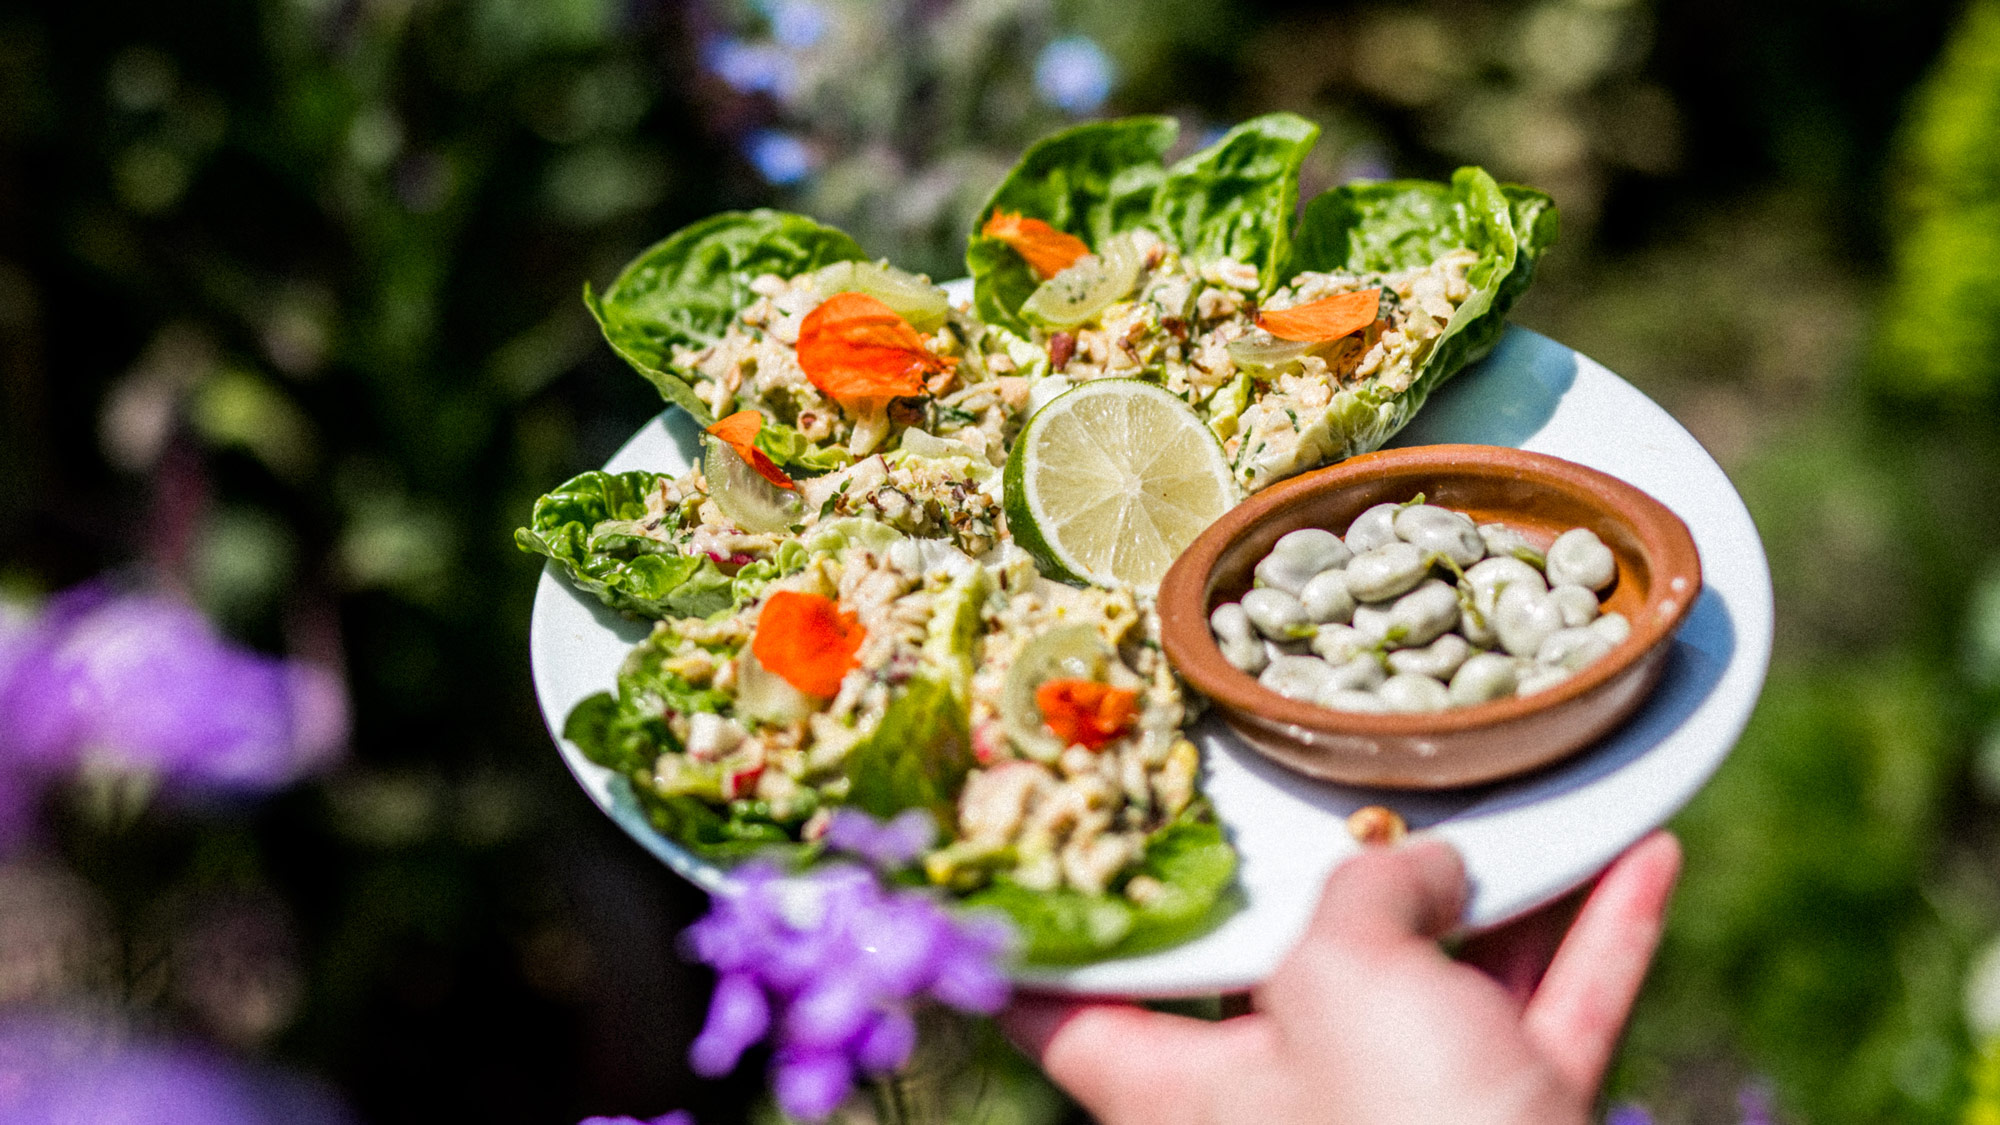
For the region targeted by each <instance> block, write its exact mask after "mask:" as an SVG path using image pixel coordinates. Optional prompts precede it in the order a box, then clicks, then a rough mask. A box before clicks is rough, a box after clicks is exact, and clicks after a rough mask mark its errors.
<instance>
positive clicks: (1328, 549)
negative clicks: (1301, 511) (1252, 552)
mask: <svg viewBox="0 0 2000 1125" xmlns="http://www.w3.org/2000/svg"><path fill="white" fill-rule="evenodd" d="M1353 557H1354V552H1352V551H1350V550H1348V549H1347V544H1345V543H1343V542H1341V540H1340V536H1338V535H1335V534H1334V533H1333V532H1331V531H1327V530H1325V529H1323V528H1317V527H1302V528H1300V529H1298V530H1297V531H1293V532H1289V533H1287V534H1286V535H1284V536H1283V537H1281V538H1280V539H1279V540H1278V541H1277V542H1276V543H1274V544H1272V546H1271V553H1270V554H1268V555H1266V556H1264V559H1263V561H1262V562H1259V563H1258V564H1257V571H1256V575H1257V577H1258V578H1259V579H1260V580H1261V581H1262V582H1263V583H1264V585H1266V586H1276V587H1278V588H1279V589H1281V590H1284V591H1286V592H1287V593H1291V594H1297V593H1298V592H1299V591H1300V590H1302V589H1304V588H1305V584H1306V583H1307V582H1308V581H1310V580H1311V579H1312V576H1313V575H1315V574H1318V573H1320V572H1321V571H1325V570H1334V569H1337V568H1339V567H1343V566H1346V565H1347V560H1349V559H1351V558H1353Z"/></svg>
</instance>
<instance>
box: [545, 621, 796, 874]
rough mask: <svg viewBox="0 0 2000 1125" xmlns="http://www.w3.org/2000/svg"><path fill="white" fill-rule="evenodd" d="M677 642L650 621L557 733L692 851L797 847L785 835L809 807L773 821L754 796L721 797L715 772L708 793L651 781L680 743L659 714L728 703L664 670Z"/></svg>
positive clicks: (740, 853)
mask: <svg viewBox="0 0 2000 1125" xmlns="http://www.w3.org/2000/svg"><path fill="white" fill-rule="evenodd" d="M678 640H679V638H678V635H677V634H676V633H675V631H674V627H673V625H672V624H671V623H664V622H663V623H662V624H661V625H659V626H658V627H656V628H655V629H654V631H653V634H652V636H650V637H648V638H647V639H646V640H644V641H642V642H640V643H639V645H637V646H636V647H635V648H633V650H632V653H631V655H630V656H628V657H626V658H625V664H624V666H623V667H622V668H620V669H619V671H618V688H617V690H616V692H599V693H598V694H596V695H593V696H590V697H589V698H587V699H585V700H584V701H583V702H581V703H578V704H577V705H576V707H575V708H574V709H572V710H571V711H570V713H569V717H568V718H567V719H566V720H565V721H564V722H563V737H564V738H565V739H568V740H569V741H571V742H574V743H576V745H577V748H578V749H580V750H582V751H583V755H584V757H586V758H589V759H590V760H591V761H593V762H596V763H597V764H598V765H600V766H603V767H605V768H606V769H609V770H612V771H614V772H616V773H618V774H620V775H621V776H623V777H624V778H625V779H626V780H627V781H629V782H631V784H632V790H633V793H634V795H635V796H636V797H637V799H638V801H639V805H640V807H641V808H643V809H644V810H645V812H646V818H647V820H649V821H650V822H651V823H652V825H653V827H654V828H656V829H658V830H659V831H660V833H661V834H663V835H665V836H666V837H667V838H668V839H670V840H673V841H674V842H675V843H678V844H680V845H681V846H682V847H685V848H687V849H688V850H690V851H692V852H694V853H695V854H697V855H700V856H702V857H704V858H706V859H710V860H715V861H718V862H726V861H731V860H736V859H742V858H746V857H748V856H750V855H761V854H763V853H765V852H766V851H769V850H771V849H773V848H774V847H775V848H784V849H787V850H794V851H796V850H799V849H800V848H801V847H802V845H799V844H796V843H794V842H793V838H794V837H795V836H796V835H797V827H798V822H799V821H802V820H804V819H805V817H806V816H808V815H810V813H811V811H812V809H811V808H810V807H804V808H801V809H799V810H798V811H797V815H796V816H795V817H794V818H793V819H792V820H791V821H780V820H778V819H776V818H774V817H773V816H772V815H771V809H770V806H769V805H768V804H766V803H764V802H762V801H757V800H751V799H740V800H735V801H729V802H726V803H724V802H722V801H721V798H720V790H719V783H720V775H719V774H718V775H717V778H716V780H717V783H718V790H717V792H716V793H715V794H713V796H712V799H711V798H707V797H704V796H702V795H697V794H695V793H687V792H683V793H662V792H661V791H660V790H659V789H658V788H657V787H656V786H655V785H654V784H653V781H652V776H653V771H654V768H655V766H656V765H657V763H658V762H659V758H660V755H661V754H666V753H679V752H680V751H681V744H680V741H679V740H678V739H676V738H675V737H674V734H673V730H672V728H670V727H668V726H667V722H666V715H667V712H669V711H678V712H681V713H683V714H687V713H693V712H697V711H711V712H719V711H721V710H723V709H724V708H725V707H727V706H728V705H729V702H730V699H729V696H728V695H727V694H726V693H724V692H720V691H717V690H715V689H713V688H705V687H696V686H695V685H693V684H690V683H688V682H687V681H686V680H685V679H683V678H681V677H680V676H678V675H675V674H674V673H673V672H671V671H669V670H668V669H667V667H666V661H667V659H668V657H669V656H670V655H671V654H672V653H673V652H674V650H675V648H676V647H677V645H678Z"/></svg>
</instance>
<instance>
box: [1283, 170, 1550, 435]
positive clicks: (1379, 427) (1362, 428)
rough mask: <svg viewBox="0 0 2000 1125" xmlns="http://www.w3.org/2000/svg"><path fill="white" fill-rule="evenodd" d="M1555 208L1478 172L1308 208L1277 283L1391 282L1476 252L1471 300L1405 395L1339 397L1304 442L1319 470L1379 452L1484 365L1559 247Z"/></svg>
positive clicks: (1335, 198) (1380, 185)
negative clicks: (1385, 277)
mask: <svg viewBox="0 0 2000 1125" xmlns="http://www.w3.org/2000/svg"><path fill="white" fill-rule="evenodd" d="M1556 229H1557V228H1556V212H1555V205H1554V202H1553V201H1552V200H1550V199H1549V197H1548V196H1547V195H1544V194H1543V193H1541V192H1539V191H1536V190H1534V189H1533V188H1525V187H1517V186H1515V185H1512V184H1509V185H1505V186H1502V185H1501V184H1498V183H1496V182H1495V181H1494V179H1493V177H1492V176H1490V175H1488V174H1487V173H1486V171H1485V169H1483V168H1460V169H1459V170H1458V171H1457V172H1455V173H1453V174H1452V177H1451V182H1450V183H1449V184H1443V183H1436V182H1433V181H1429V180H1385V181H1375V182H1356V183H1351V184H1345V185H1342V186H1341V187H1337V188H1333V189H1331V190H1329V191H1326V192H1324V193H1322V194H1321V195H1319V196H1318V197H1317V198H1315V199H1314V200H1313V201H1312V202H1311V203H1309V204H1307V205H1306V210H1305V215H1304V216H1303V217H1302V218H1301V219H1300V220H1299V227H1298V231H1297V233H1296V235H1294V237H1293V242H1292V251H1291V257H1290V259H1289V260H1288V261H1287V262H1286V264H1285V268H1284V270H1283V272H1282V279H1283V280H1289V279H1291V278H1292V277H1295V276H1297V275H1298V274H1300V273H1302V272H1305V271H1307V270H1319V271H1346V272H1350V273H1393V272H1396V271H1398V270H1406V269H1416V268H1421V267H1423V266H1427V265H1429V264H1430V263H1431V262H1434V261H1436V260H1437V259H1438V258H1439V257H1441V256H1443V255H1444V254H1445V253H1446V252H1448V251H1451V250H1456V249H1459V248H1461V247H1464V248H1468V249H1471V250H1474V251H1476V252H1478V254H1479V260H1478V261H1477V262H1475V263H1474V264H1473V265H1472V266H1471V267H1470V268H1469V269H1467V270H1466V280H1467V281H1468V282H1469V283H1471V285H1472V287H1473V292H1472V295H1471V296H1470V297H1468V298H1466V300H1465V302H1464V303H1463V304H1462V305H1460V306H1459V308H1458V312H1457V313H1456V314H1455V315H1454V316H1453V317H1452V319H1451V323H1450V325H1449V326H1447V327H1446V329H1445V332H1444V334H1443V335H1442V336H1440V337H1439V338H1438V341H1437V343H1436V345H1435V346H1433V348H1432V349H1431V353H1430V355H1429V357H1427V358H1426V359H1425V360H1424V363H1423V366H1422V367H1421V368H1420V369H1419V370H1418V372H1417V376H1416V379H1415V380H1414V381H1413V382H1412V383H1411V385H1410V387H1409V389H1408V390H1405V391H1403V392H1402V393H1400V394H1394V393H1390V392H1385V391H1381V390H1379V389H1376V388H1372V387H1366V386H1364V387H1361V388H1358V389H1355V390H1344V391H1342V392H1341V393H1340V394H1338V395H1336V396H1335V398H1334V402H1333V404H1332V405H1331V406H1329V407H1328V408H1327V411H1326V413H1325V415H1324V416H1323V417H1322V418H1320V419H1318V420H1316V422H1315V423H1314V424H1313V425H1312V426H1309V427H1308V433H1307V435H1305V436H1306V438H1309V439H1311V440H1314V441H1317V442H1320V443H1322V445H1323V448H1324V451H1325V458H1324V459H1326V460H1338V459H1340V458H1344V457H1351V456H1354V455H1356V454H1359V453H1366V452H1369V451H1370V450H1373V449H1376V448H1379V447H1380V446H1381V445H1382V443H1383V442H1385V441H1387V440H1388V439H1389V438H1390V437H1392V436H1393V435H1394V434H1395V433H1396V431H1398V430H1400V429H1402V428H1403V426H1404V425H1406V424H1407V423H1408V422H1409V420H1410V419H1411V418H1412V417H1414V416H1415V415H1416V412H1417V410H1418V408H1419V407H1421V406H1422V405H1423V404H1424V400H1425V399H1427V398H1429V397H1430V394H1431V392H1432V391H1434V390H1436V389H1437V388H1438V387H1439V386H1440V385H1442V384H1443V383H1444V381H1445V380H1447V379H1449V378H1451V377H1452V376H1453V375H1456V374H1457V373H1458V372H1459V371H1461V370H1463V369H1464V368H1465V367H1467V366H1468V365H1470V364H1473V363H1476V362H1478V361H1479V360H1481V359H1483V358H1485V356H1486V353H1488V352H1490V351H1492V350H1493V346H1494V345H1495V344H1497V343H1499V341H1500V336H1501V334H1502V333H1504V332H1505V331H1506V329H1507V323H1506V318H1507V310H1508V309H1509V308H1511V307H1512V306H1513V304H1514V301H1515V299H1516V298H1518V297H1519V296H1520V295H1521V293H1522V291H1524V290H1525V289H1527V287H1528V283H1529V281H1530V280H1532V279H1533V277H1534V271H1535V263H1536V262H1537V261H1538V260H1539V259H1540V258H1541V255H1542V253H1543V252H1544V251H1546V250H1547V249H1548V248H1549V247H1550V246H1551V245H1553V244H1554V243H1555V240H1556ZM1302 440H1304V439H1302Z"/></svg>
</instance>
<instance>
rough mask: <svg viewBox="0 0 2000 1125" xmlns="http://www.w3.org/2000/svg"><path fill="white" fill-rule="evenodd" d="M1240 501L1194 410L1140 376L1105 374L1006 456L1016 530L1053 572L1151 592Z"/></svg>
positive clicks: (1044, 418) (1042, 417)
mask: <svg viewBox="0 0 2000 1125" xmlns="http://www.w3.org/2000/svg"><path fill="white" fill-rule="evenodd" d="M1238 498H1239V493H1238V491H1237V487H1236V481H1235V478H1234V477H1233V476H1232V475H1231V474H1230V471H1229V461H1228V458H1227V457H1225V456H1224V455H1223V452H1222V447H1221V446H1220V445H1218V444H1217V443H1216V440H1215V436H1214V434H1212V433H1210V432H1209V429H1208V427H1207V426H1206V425H1204V424H1203V423H1202V421H1201V419H1200V417H1199V416H1197V415H1196V414H1195V412H1194V410H1193V408H1192V407H1190V406H1188V404H1187V403H1185V402H1182V401H1181V400H1180V399H1179V398H1177V397H1175V396H1174V395H1173V394H1171V393H1169V392H1168V391H1166V390H1164V389H1162V388H1160V387H1158V386H1155V385H1153V384H1151V383H1145V382H1141V381H1139V380H1136V379H1099V380H1094V381H1092V382H1088V383H1084V384H1083V385H1081V386H1079V387H1076V388H1075V389H1073V390H1070V391H1066V392H1064V393H1063V394H1062V395H1059V396H1058V397H1056V398H1055V399H1053V400H1051V401H1050V402H1049V404H1048V405H1047V406H1044V407H1043V408H1042V409H1041V410H1040V411H1038V412H1037V413H1036V414H1035V416H1034V417H1033V418H1031V419H1029V421H1028V425H1027V427H1026V428H1025V429H1024V430H1023V431H1022V432H1021V436H1020V437H1019V438H1018V439H1016V440H1015V443H1014V450H1013V453H1012V454H1011V455H1010V456H1009V457H1008V460H1007V476H1006V508H1007V526H1008V528H1009V530H1011V531H1012V532H1013V535H1014V539H1015V541H1016V542H1017V543H1019V544H1020V545H1021V546H1022V547H1024V548H1026V549H1027V550H1028V551H1029V553H1031V554H1033V555H1034V556H1035V561H1036V562H1037V563H1038V564H1040V566H1041V568H1042V571H1043V573H1045V574H1047V575H1049V576H1050V577H1052V578H1057V579H1061V580H1064V581H1071V582H1092V583H1096V584H1098V585H1115V584H1125V585H1130V586H1136V587H1139V588H1141V589H1147V590H1150V589H1152V588H1154V587H1156V586H1158V585H1159V582H1160V579H1161V578H1162V577H1164V576H1165V575H1166V573H1167V568H1168V567H1169V566H1171V565H1173V561H1174V559H1175V558H1177V557H1178V556H1179V555H1180V553H1181V552H1182V551H1183V550H1186V549H1187V545H1188V544H1189V543H1192V542H1193V541H1194V538H1195V536H1197V535H1199V534H1201V532H1202V530H1203V529H1204V528H1206V527H1208V525H1209V524H1211V523H1214V522H1215V520H1216V518H1217V517H1219V516H1221V515H1222V513H1224V512H1226V511H1228V510H1229V509H1230V508H1231V507H1233V506H1234V505H1235V504H1236V502H1237V500H1238Z"/></svg>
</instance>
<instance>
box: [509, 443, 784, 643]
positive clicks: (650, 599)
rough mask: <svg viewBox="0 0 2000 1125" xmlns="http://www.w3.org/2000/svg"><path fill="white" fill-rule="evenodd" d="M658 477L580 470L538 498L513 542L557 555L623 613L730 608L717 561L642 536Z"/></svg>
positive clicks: (572, 575) (688, 613)
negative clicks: (648, 501) (649, 497)
mask: <svg viewBox="0 0 2000 1125" xmlns="http://www.w3.org/2000/svg"><path fill="white" fill-rule="evenodd" d="M660 479H661V474H659V473H648V472H644V471H635V472H629V473H606V472H598V471H595V470H593V471H591V472H587V473H579V474H577V475H576V476H574V477H571V478H570V479H569V480H567V481H564V482H563V483H562V484H561V485H560V486H558V487H557V488H556V489H555V491H553V492H550V493H549V494H548V495H546V496H543V497H542V498H541V499H539V500H537V501H535V509H534V512H533V514H532V515H531V516H530V517H529V521H528V526H527V527H523V528H519V529H517V530H516V531H515V532H514V543H515V545H516V546H518V547H520V549H521V550H523V551H527V552H530V553H532V554H537V555H544V556H546V557H548V558H549V559H552V560H554V562H555V563H556V564H557V565H558V566H560V567H562V569H563V571H564V573H566V574H568V575H569V580H570V581H571V582H573V583H575V584H576V585H577V587H578V588H580V589H583V590H586V591H588V592H590V593H591V594H594V595H596V597H597V600H599V601H601V602H603V603H604V604H605V605H607V606H610V607H611V608H612V609H615V610H617V611H619V612H620V613H626V614H631V615H633V616H637V617H651V618H663V617H706V616H708V615H709V614H711V613H715V612H717V611H719V610H724V609H728V608H729V607H730V606H731V605H733V604H734V603H735V595H736V591H735V589H734V585H735V584H734V583H733V582H732V580H731V578H730V576H729V575H727V574H724V573H723V572H722V571H721V569H719V568H718V567H717V566H716V565H715V562H714V561H713V560H711V559H709V558H707V557H701V558H690V557H688V556H686V555H682V554H680V553H678V552H677V551H675V550H674V548H673V546H672V545H670V544H667V543H663V542H661V541H659V540H657V539H654V538H651V537H649V536H646V535H642V534H639V533H638V526H637V525H638V524H639V522H640V521H642V520H644V519H646V518H647V512H646V496H647V495H648V494H649V493H650V492H652V490H653V489H654V488H655V487H656V486H657V485H658V483H659V481H660ZM746 569H748V568H746Z"/></svg>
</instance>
